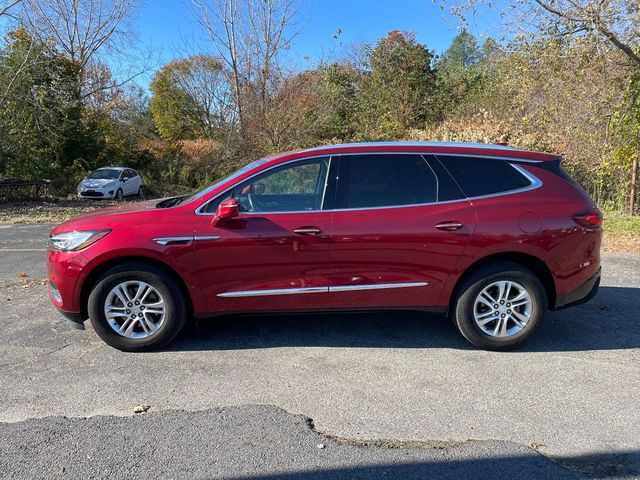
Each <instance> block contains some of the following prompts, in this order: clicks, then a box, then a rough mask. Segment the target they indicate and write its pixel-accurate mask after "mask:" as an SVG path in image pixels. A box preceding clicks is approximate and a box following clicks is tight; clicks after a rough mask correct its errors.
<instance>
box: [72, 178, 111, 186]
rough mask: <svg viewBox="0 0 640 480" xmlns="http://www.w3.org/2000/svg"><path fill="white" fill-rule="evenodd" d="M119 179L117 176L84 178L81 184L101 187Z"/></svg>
mask: <svg viewBox="0 0 640 480" xmlns="http://www.w3.org/2000/svg"><path fill="white" fill-rule="evenodd" d="M117 180H118V179H117V178H83V179H82V181H81V182H80V185H81V186H83V187H87V188H100V187H103V186H105V185H106V184H107V183H111V182H115V181H117Z"/></svg>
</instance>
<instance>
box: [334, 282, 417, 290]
mask: <svg viewBox="0 0 640 480" xmlns="http://www.w3.org/2000/svg"><path fill="white" fill-rule="evenodd" d="M427 285H428V284H427V282H401V283H372V284H368V285H338V286H336V287H329V292H352V291H356V290H382V289H385V288H408V287H426V286H427Z"/></svg>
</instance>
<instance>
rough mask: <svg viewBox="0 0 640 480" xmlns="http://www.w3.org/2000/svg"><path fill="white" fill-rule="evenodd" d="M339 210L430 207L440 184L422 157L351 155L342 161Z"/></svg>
mask: <svg viewBox="0 0 640 480" xmlns="http://www.w3.org/2000/svg"><path fill="white" fill-rule="evenodd" d="M340 169H341V172H340V184H341V187H340V190H341V191H340V193H339V200H338V207H339V208H370V207H386V206H393V205H415V204H420V203H431V202H435V201H436V199H437V192H438V181H437V179H436V177H435V175H434V173H433V171H432V170H431V167H430V166H429V164H428V163H427V161H426V160H425V159H424V158H423V157H422V156H421V155H401V154H398V155H394V154H386V155H352V156H344V157H342V160H341V167H340Z"/></svg>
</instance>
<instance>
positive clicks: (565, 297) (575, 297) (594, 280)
mask: <svg viewBox="0 0 640 480" xmlns="http://www.w3.org/2000/svg"><path fill="white" fill-rule="evenodd" d="M601 273H602V267H599V268H598V271H597V272H596V273H595V274H594V275H593V276H592V277H591V278H590V279H589V280H587V281H586V282H584V283H583V284H582V285H580V286H579V287H578V288H576V289H575V290H572V291H571V292H568V293H565V294H562V295H558V296H557V298H556V306H555V310H560V309H563V308H568V307H573V306H575V305H580V304H582V303H586V302H588V301H589V300H591V299H592V298H593V297H595V296H596V293H598V288H599V287H600V277H601Z"/></svg>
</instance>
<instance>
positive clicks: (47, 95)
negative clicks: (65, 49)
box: [0, 29, 78, 178]
mask: <svg viewBox="0 0 640 480" xmlns="http://www.w3.org/2000/svg"><path fill="white" fill-rule="evenodd" d="M18 69H21V72H20V75H17V76H16V75H15V73H16V71H17V70H18ZM75 75H76V66H75V64H73V63H72V62H69V61H67V60H66V59H65V58H63V57H61V56H58V55H56V54H54V53H52V52H51V50H49V49H45V48H44V46H43V45H42V44H40V43H39V42H34V41H33V39H32V38H31V37H30V35H29V34H28V33H27V32H26V31H25V30H21V29H20V30H17V31H15V32H12V33H9V34H8V35H7V37H6V38H5V40H4V45H3V47H2V55H0V84H3V85H4V84H5V83H4V82H5V79H7V78H12V83H11V87H10V88H9V89H8V90H7V91H6V93H5V97H4V102H3V107H2V110H0V174H3V175H5V176H13V177H25V178H43V177H44V178H57V177H59V176H60V175H61V173H62V172H61V170H62V169H63V168H65V167H66V166H68V165H69V164H70V163H71V158H70V155H69V153H70V151H72V150H73V145H72V142H70V138H71V137H72V136H73V133H74V130H75V129H76V128H77V126H76V125H77V120H78V111H77V109H76V108H74V105H73V95H74V79H75Z"/></svg>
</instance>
